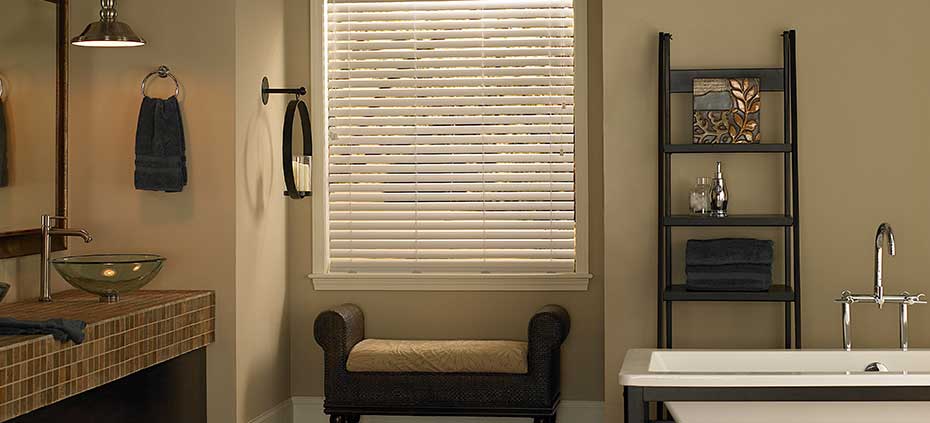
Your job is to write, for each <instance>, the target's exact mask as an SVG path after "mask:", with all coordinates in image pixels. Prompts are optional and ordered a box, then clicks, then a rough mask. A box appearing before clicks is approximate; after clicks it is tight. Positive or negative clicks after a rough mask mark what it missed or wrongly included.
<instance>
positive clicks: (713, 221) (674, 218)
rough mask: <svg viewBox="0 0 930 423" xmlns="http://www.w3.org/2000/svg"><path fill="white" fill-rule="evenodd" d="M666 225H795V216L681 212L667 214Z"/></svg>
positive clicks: (664, 220) (664, 221)
mask: <svg viewBox="0 0 930 423" xmlns="http://www.w3.org/2000/svg"><path fill="white" fill-rule="evenodd" d="M663 223H664V224H665V226H744V227H753V226H775V227H785V226H792V225H794V218H792V217H791V216H785V215H779V214H743V215H737V214H733V215H729V216H727V217H712V216H695V215H690V214H679V215H671V216H665V218H664V219H663Z"/></svg>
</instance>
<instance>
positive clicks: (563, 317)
mask: <svg viewBox="0 0 930 423" xmlns="http://www.w3.org/2000/svg"><path fill="white" fill-rule="evenodd" d="M570 322H571V321H570V319H569V316H568V312H566V311H565V309H564V308H562V307H560V306H557V305H547V306H545V307H543V308H542V309H540V310H539V311H537V312H536V314H535V315H534V316H533V317H532V318H531V319H530V323H529V333H528V340H527V341H526V342H523V341H467V340H463V341H458V340H453V341H405V340H383V339H365V317H364V314H363V313H362V310H361V309H360V308H359V307H358V306H356V305H353V304H344V305H341V306H338V307H335V308H333V309H330V310H327V311H324V312H322V313H320V315H319V316H317V318H316V322H315V323H314V328H313V329H314V337H315V338H316V341H317V343H318V344H320V346H321V347H323V352H324V360H325V363H324V366H325V381H324V389H325V395H326V399H325V401H324V404H323V409H324V412H325V413H326V414H329V416H330V422H331V423H356V422H358V421H359V419H360V418H361V416H363V415H420V416H485V417H492V416H493V417H530V418H533V419H534V421H535V422H536V423H554V422H555V418H556V409H557V407H558V405H559V394H560V390H559V372H560V357H559V355H560V350H561V346H562V342H563V341H565V338H566V337H567V336H568V332H569V328H570V326H571V323H570Z"/></svg>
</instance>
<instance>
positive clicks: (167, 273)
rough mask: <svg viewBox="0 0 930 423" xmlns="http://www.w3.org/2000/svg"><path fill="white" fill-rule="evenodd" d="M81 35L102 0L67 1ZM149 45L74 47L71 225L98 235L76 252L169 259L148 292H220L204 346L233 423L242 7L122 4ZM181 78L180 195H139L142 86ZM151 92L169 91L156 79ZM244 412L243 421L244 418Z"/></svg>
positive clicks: (212, 394) (225, 416) (213, 403)
mask: <svg viewBox="0 0 930 423" xmlns="http://www.w3.org/2000/svg"><path fill="white" fill-rule="evenodd" d="M72 4H73V10H72V13H71V18H72V22H73V24H72V25H73V26H74V28H73V29H72V32H74V33H77V32H78V31H80V30H81V29H83V25H85V24H86V23H87V22H90V21H91V20H93V19H97V13H98V11H99V3H97V2H93V1H83V2H72ZM120 6H122V7H121V8H120V17H121V19H123V20H125V21H126V22H129V23H130V24H132V26H133V28H134V29H135V30H136V31H137V32H138V33H139V34H141V35H142V36H144V37H145V38H147V39H148V42H149V44H148V45H147V46H145V47H142V48H135V49H116V50H113V49H83V48H77V47H74V48H72V49H71V117H70V123H71V128H70V129H71V132H70V140H69V143H70V152H69V165H70V169H69V178H70V188H71V191H70V193H69V197H70V212H71V216H72V217H73V221H72V222H71V223H72V225H74V226H76V227H81V228H86V229H87V230H89V231H90V232H91V234H93V235H94V238H95V241H94V242H93V243H92V244H90V245H83V244H82V243H81V244H79V243H72V249H71V251H69V253H86V252H109V251H114V252H132V251H139V252H152V253H158V254H162V255H164V256H166V257H168V262H167V264H166V266H165V269H164V270H163V272H162V273H161V274H160V275H159V276H158V278H156V279H155V280H154V281H153V282H152V284H151V285H150V287H151V288H155V289H159V288H160V289H166V288H167V289H211V290H215V291H216V295H217V298H216V302H217V320H216V327H217V336H216V343H215V344H213V345H211V346H210V347H208V349H207V351H208V354H207V367H208V369H207V376H208V389H207V391H208V400H209V402H208V408H209V418H210V422H211V423H212V422H215V423H228V422H235V421H236V418H237V406H236V405H237V402H238V401H237V393H236V387H237V385H236V382H237V376H236V361H237V359H238V353H237V350H236V346H237V340H236V276H237V274H236V267H235V265H234V262H235V257H236V239H235V231H236V228H237V225H236V220H235V210H236V195H237V192H236V184H235V183H234V181H235V180H236V179H235V178H236V173H235V169H236V167H235V163H236V160H237V154H236V153H237V148H236V146H237V142H236V141H237V137H236V125H235V124H234V119H235V115H236V88H237V86H236V79H235V75H236V72H235V69H236V44H235V31H236V26H235V25H236V20H235V7H234V5H233V4H232V3H230V2H227V1H224V0H200V1H195V2H191V1H186V0H166V1H159V2H140V1H133V2H123V3H120ZM161 64H165V65H168V66H170V67H171V69H172V71H173V72H174V73H175V74H176V75H177V77H178V78H179V79H180V81H181V83H182V91H183V94H182V96H181V105H182V110H183V114H184V124H185V129H186V133H187V156H188V164H189V167H188V171H189V172H190V184H189V185H188V186H187V187H186V188H185V189H184V192H181V193H172V194H167V193H157V192H148V191H136V190H135V189H133V169H134V165H133V157H134V137H135V127H136V119H137V115H138V110H139V103H140V101H141V94H140V92H139V84H140V82H141V80H142V78H143V77H144V76H145V75H146V74H148V73H149V72H151V71H152V70H153V69H155V68H156V67H157V66H158V65H161ZM152 88H153V91H152V92H151V93H152V94H153V95H165V94H169V93H170V92H172V91H173V88H174V87H173V86H172V85H171V83H170V82H169V81H156V82H153V84H152ZM240 417H241V416H240Z"/></svg>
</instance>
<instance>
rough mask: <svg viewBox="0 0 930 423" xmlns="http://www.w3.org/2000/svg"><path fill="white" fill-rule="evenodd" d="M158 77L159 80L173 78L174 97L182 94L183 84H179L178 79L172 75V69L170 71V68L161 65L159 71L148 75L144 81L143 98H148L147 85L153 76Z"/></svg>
mask: <svg viewBox="0 0 930 423" xmlns="http://www.w3.org/2000/svg"><path fill="white" fill-rule="evenodd" d="M156 75H157V76H158V77H159V78H171V80H172V81H174V96H175V97H177V96H178V95H179V94H181V84H180V83H179V82H178V78H175V77H174V74H172V73H171V69H168V67H167V66H165V65H161V66H159V67H158V69H157V70H155V71H154V72H152V73H150V74H148V75H146V76H145V78H144V79H142V96H143V97H145V96H146V95H145V84H146V83H147V82H149V79H151V78H152V77H153V76H156Z"/></svg>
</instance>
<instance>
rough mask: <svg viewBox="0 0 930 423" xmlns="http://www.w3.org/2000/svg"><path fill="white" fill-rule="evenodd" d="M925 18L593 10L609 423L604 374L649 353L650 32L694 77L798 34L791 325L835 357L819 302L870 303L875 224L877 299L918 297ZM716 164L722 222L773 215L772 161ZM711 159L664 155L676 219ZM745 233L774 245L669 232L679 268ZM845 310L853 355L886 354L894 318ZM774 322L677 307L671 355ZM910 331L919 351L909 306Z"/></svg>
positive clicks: (770, 344) (929, 339) (927, 148)
mask: <svg viewBox="0 0 930 423" xmlns="http://www.w3.org/2000/svg"><path fill="white" fill-rule="evenodd" d="M928 16H930V3H928V2H926V1H924V0H908V1H898V2H866V1H856V2H850V1H840V0H831V1H817V2H811V1H797V0H788V1H783V2H764V3H763V2H745V1H723V0H711V1H705V2H683V1H682V2H664V3H662V2H658V3H657V2H654V1H647V0H632V1H623V2H620V1H605V4H604V15H603V22H604V39H605V40H610V41H609V43H606V44H605V46H604V93H605V94H604V114H605V115H606V116H608V117H609V118H608V119H605V122H604V138H605V143H604V144H605V156H604V162H605V163H609V164H610V165H609V166H606V167H605V172H604V179H605V181H616V182H617V183H610V182H607V183H606V184H605V185H606V189H605V228H604V229H605V236H606V239H605V256H606V257H610V258H611V260H609V261H608V262H607V264H606V271H605V275H606V276H605V279H606V282H605V285H606V289H605V295H604V297H605V303H606V310H605V325H606V330H605V338H606V339H607V343H606V350H605V370H606V371H605V374H604V383H605V386H606V389H605V396H606V400H607V402H608V421H612V422H615V421H621V417H620V415H619V411H620V406H619V403H620V391H619V386H618V384H617V372H618V371H619V368H620V364H621V361H622V359H623V356H624V354H625V352H626V350H627V349H628V348H633V347H652V346H654V344H655V307H656V306H655V295H656V294H655V266H656V264H655V263H656V261H655V260H656V257H655V248H656V235H655V230H656V227H655V225H656V211H655V204H656V183H655V174H656V154H657V153H656V137H657V135H656V118H657V116H656V111H655V110H656V94H655V91H656V84H657V80H656V67H657V61H656V50H657V34H658V32H659V31H668V32H671V33H672V34H673V35H674V40H673V41H672V67H698V68H701V67H736V66H745V67H760V66H780V64H781V38H780V37H779V34H780V33H781V31H783V30H785V29H788V28H796V29H797V30H798V85H799V95H798V98H799V105H798V108H799V118H798V120H799V132H800V149H801V155H800V156H799V157H800V173H801V188H800V196H801V217H802V218H803V221H802V226H801V248H802V256H801V257H802V280H803V283H804V290H803V294H804V300H803V304H802V311H803V314H804V317H803V325H802V329H803V331H804V335H803V337H804V346H805V347H811V348H834V347H836V346H838V344H839V343H840V331H839V324H840V320H839V318H840V315H839V308H838V307H836V306H835V305H834V304H832V303H831V300H832V299H833V298H835V297H836V296H837V295H838V294H839V293H840V291H842V290H843V289H845V288H849V289H854V290H857V291H861V292H870V289H871V279H872V274H871V272H872V254H873V252H872V242H873V237H874V234H875V232H874V231H875V228H876V227H877V225H878V223H879V222H881V221H888V222H891V223H892V224H893V225H894V228H895V229H896V230H897V231H898V232H897V235H898V236H897V241H898V248H899V251H898V256H897V257H895V258H892V259H889V260H888V261H887V272H886V281H887V290H889V291H892V292H898V291H903V290H904V289H908V290H910V291H911V292H915V291H918V292H927V291H930V282H928V281H927V280H926V277H925V275H926V261H927V259H928V254H927V251H928V247H930V237H928V235H930V223H928V221H927V219H926V215H927V214H928V212H930V196H928V195H927V192H926V190H925V189H924V185H925V181H927V180H928V178H930V167H928V166H927V165H926V161H927V158H928V157H930V156H928V153H930V142H928V141H930V139H928V136H927V130H926V128H925V124H926V121H927V119H928V118H930V83H928V82H927V81H928V80H927V75H930V55H928V54H927V49H926V45H925V44H926V40H928V39H930V29H928V27H927V25H926V22H925V21H926V18H927V17H928ZM687 101H688V100H687V99H684V100H682V99H679V100H677V102H676V103H675V104H674V105H673V107H674V110H675V113H676V116H677V117H675V118H674V120H673V126H674V130H673V133H674V136H673V138H674V140H675V142H688V139H689V138H688V134H689V130H690V129H689V127H690V121H689V117H688V112H689V106H688V104H687ZM767 107H774V108H780V107H781V98H780V96H767V97H763V108H764V109H765V108H767ZM780 116H781V115H780V114H779V112H778V111H774V113H773V111H771V110H770V111H769V113H768V114H766V115H765V116H763V121H762V125H763V128H762V130H763V133H764V134H768V135H767V136H765V138H766V139H769V140H780V139H781V135H782V134H781V130H780V123H779V119H780ZM721 157H722V158H723V159H724V161H725V164H726V170H727V176H728V183H729V186H730V193H731V198H732V199H731V207H732V211H734V212H739V211H761V210H768V211H778V209H777V208H776V207H778V204H780V203H779V202H778V198H779V197H778V195H779V194H778V192H779V191H778V189H780V185H781V184H780V182H779V181H780V180H781V179H780V178H781V173H780V172H781V170H780V169H781V164H780V163H781V162H780V159H779V158H778V157H777V156H772V157H765V156H758V157H745V156H739V157H737V156H721ZM713 159H714V157H702V158H686V159H682V158H678V157H676V158H675V159H674V163H675V165H676V166H679V169H680V171H679V172H676V173H674V174H673V179H674V180H673V185H674V198H675V201H676V204H675V208H676V209H677V210H683V209H684V207H686V203H684V201H683V199H684V198H685V196H686V195H687V189H688V188H689V186H690V185H691V184H692V178H693V177H694V176H698V175H699V174H703V175H708V176H709V174H710V166H711V165H712V160H713ZM632 181H639V182H640V183H633V182H632ZM746 234H748V235H751V236H768V237H773V238H774V239H775V240H776V242H780V237H778V236H777V235H778V232H777V231H774V232H773V231H746V232H744V231H740V230H729V231H718V232H712V231H704V232H701V231H682V232H681V236H679V237H676V239H675V242H674V244H675V250H676V252H677V253H678V255H677V257H679V258H680V257H681V246H682V244H683V242H684V240H686V239H687V238H688V237H701V236H714V235H746ZM676 265H677V266H678V267H680V261H679V262H676ZM776 273H777V274H778V275H780V274H781V272H776ZM679 274H680V273H679ZM854 313H855V315H854V316H853V321H854V323H853V326H854V330H853V342H854V345H856V346H860V347H878V346H883V347H891V346H894V345H897V336H896V330H895V328H896V326H895V325H896V324H897V322H896V319H897V316H896V314H897V313H896V312H895V309H894V308H887V307H886V308H885V310H884V311H883V312H879V311H878V310H876V309H874V308H871V307H861V308H857V309H856V310H855V311H854ZM781 318H782V314H781V306H779V305H764V304H763V305H760V304H756V305H748V304H722V305H714V304H687V305H676V308H675V324H676V326H675V329H676V332H675V341H676V346H680V347H705V348H721V347H723V348H728V347H752V348H778V347H780V346H781V345H782V338H781V333H782V332H781V330H782V326H781ZM911 319H912V332H911V340H912V344H914V345H917V346H922V347H927V346H930V336H928V335H930V310H928V309H921V308H915V309H914V310H913V313H912V316H911Z"/></svg>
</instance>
